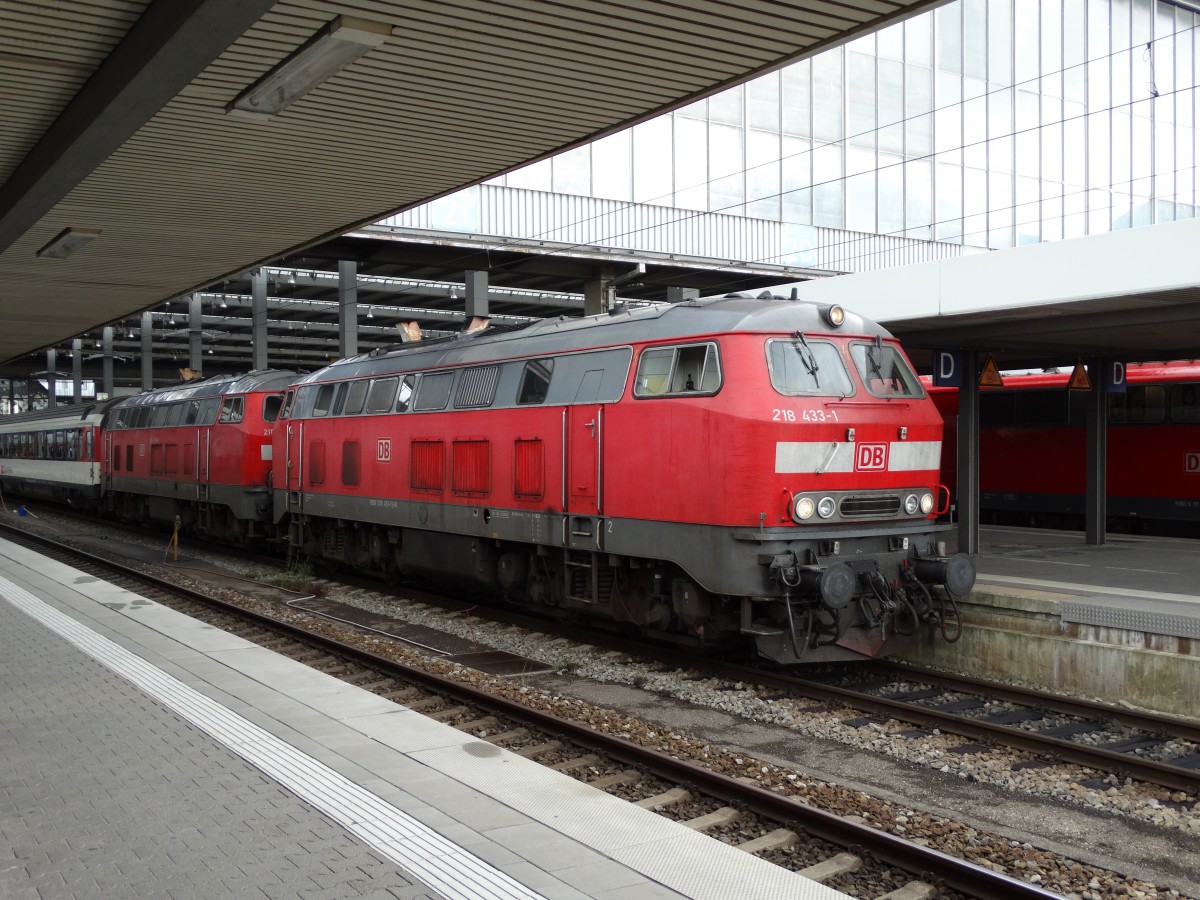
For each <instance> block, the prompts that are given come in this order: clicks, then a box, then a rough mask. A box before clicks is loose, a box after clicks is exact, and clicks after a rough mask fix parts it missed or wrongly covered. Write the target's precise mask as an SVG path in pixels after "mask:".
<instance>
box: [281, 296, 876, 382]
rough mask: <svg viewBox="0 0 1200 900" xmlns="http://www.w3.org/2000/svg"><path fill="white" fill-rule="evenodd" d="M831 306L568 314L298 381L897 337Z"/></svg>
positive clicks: (741, 303)
mask: <svg viewBox="0 0 1200 900" xmlns="http://www.w3.org/2000/svg"><path fill="white" fill-rule="evenodd" d="M826 308H827V307H826V306H824V305H819V304H815V303H807V302H801V301H795V300H786V299H783V298H779V297H776V298H772V299H769V300H767V299H759V298H752V297H741V296H736V295H735V296H729V297H717V298H711V299H703V300H691V301H687V302H685V303H676V304H673V305H671V306H657V307H645V308H641V309H631V310H618V311H615V312H612V313H608V314H605V315H598V316H586V317H582V318H580V317H567V316H561V317H559V318H556V319H543V320H541V321H539V322H535V323H533V324H532V325H529V326H526V327H524V328H521V329H517V330H509V331H498V330H493V329H489V330H487V331H482V332H479V333H476V334H462V335H458V336H456V337H453V338H445V339H436V340H432V341H419V342H415V343H410V344H403V345H400V346H398V347H396V348H393V349H391V350H388V351H384V352H382V353H380V352H378V351H375V352H374V353H373V354H368V355H364V356H353V357H349V358H347V359H343V360H339V361H338V362H335V363H333V364H332V365H329V366H326V367H325V368H324V369H319V370H317V371H316V372H313V373H311V374H309V375H306V376H304V377H303V378H300V379H297V383H308V382H320V381H335V380H340V379H342V378H352V377H355V376H362V375H378V374H382V373H387V372H406V371H428V370H430V369H436V368H440V367H443V366H453V365H464V364H471V363H481V362H492V361H496V360H503V359H514V358H521V357H529V356H542V355H546V354H551V353H571V352H575V351H579V350H591V349H595V348H599V347H614V346H622V345H625V344H630V343H633V342H635V341H637V342H641V341H658V340H678V339H687V338H690V337H697V338H699V337H703V336H706V335H713V334H724V333H728V332H737V331H743V332H763V333H775V334H779V333H784V334H790V333H792V332H795V331H803V332H804V333H805V334H807V335H814V334H820V333H837V334H850V335H865V336H868V337H874V336H875V335H880V336H882V337H885V338H887V337H891V335H890V334H889V333H888V332H887V331H886V330H885V329H884V328H883V327H882V326H880V325H878V324H876V323H875V322H873V321H871V320H869V319H865V318H863V317H862V316H858V315H855V314H853V313H851V312H847V313H846V319H845V322H844V323H843V325H842V327H841V328H836V329H835V328H831V327H830V326H829V325H828V324H826V322H825V319H824V310H825V309H826Z"/></svg>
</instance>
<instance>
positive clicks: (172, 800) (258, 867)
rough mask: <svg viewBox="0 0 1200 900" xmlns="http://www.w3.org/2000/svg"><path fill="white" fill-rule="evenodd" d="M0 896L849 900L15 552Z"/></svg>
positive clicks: (7, 582)
mask: <svg viewBox="0 0 1200 900" xmlns="http://www.w3.org/2000/svg"><path fill="white" fill-rule="evenodd" d="M0 773H2V775H3V777H2V778H0V842H2V846H0V896H3V897H5V898H9V900H24V898H30V900H32V898H39V900H46V898H60V897H61V898H101V897H141V896H145V897H156V898H164V897H170V898H176V900H178V898H192V897H195V898H201V897H202V898H206V900H211V898H215V897H238V898H247V897H260V898H272V900H275V898H298V900H300V898H303V900H319V898H349V897H370V898H385V897H387V898H394V900H409V898H414V900H415V898H451V900H453V898H463V900H467V898H470V900H480V898H496V900H510V898H511V900H537V898H541V897H545V898H550V900H559V898H561V900H587V898H597V900H599V898H603V900H634V898H637V900H667V898H685V897H686V898H697V900H728V898H731V897H737V898H739V900H780V898H796V900H833V898H842V897H844V896H845V895H844V894H842V893H840V892H837V891H834V890H832V889H830V888H827V887H825V886H823V885H820V884H817V883H815V882H812V881H809V880H807V879H804V878H802V877H800V876H798V875H795V874H793V873H789V872H786V871H784V870H782V869H780V868H778V867H776V866H773V865H771V864H769V863H766V862H764V861H762V860H760V859H758V858H756V857H754V856H752V855H750V854H747V853H744V852H743V851H740V850H737V849H736V848H734V847H731V846H729V845H726V844H723V843H721V842H719V841H717V840H715V839H713V838H710V837H707V836H705V835H703V834H699V833H697V832H695V831H692V830H691V829H688V828H687V827H685V826H683V825H680V824H678V823H674V822H671V821H669V820H667V819H665V818H663V817H661V816H659V815H657V814H655V813H653V812H649V811H647V810H643V809H639V808H637V807H635V806H633V805H631V804H628V803H626V802H624V801H622V800H620V799H617V798H615V797H612V796H609V795H608V794H605V793H604V792H602V791H599V790H596V789H594V788H590V787H588V786H586V785H583V784H581V783H579V782H577V781H575V780H574V779H572V778H570V777H568V776H566V775H562V774H560V773H556V772H553V771H551V770H549V769H547V768H545V767H543V766H540V765H538V764H537V763H534V762H531V761H529V760H526V759H523V758H522V757H519V756H516V755H515V754H512V753H508V752H507V751H504V750H502V749H500V748H498V747H495V746H494V745H492V744H488V743H486V742H484V741H480V740H476V739H474V738H472V737H470V736H469V735H464V734H463V733H462V732H461V731H457V730H455V729H453V728H451V727H449V726H446V725H442V724H440V723H437V722H434V721H433V720H431V719H428V718H426V717H424V716H422V715H420V714H419V713H416V712H413V711H411V710H407V709H405V708H404V707H402V706H398V705H396V704H394V703H392V702H390V701H387V700H384V699H383V698H381V697H378V696H376V695H375V694H372V693H369V692H367V691H363V690H361V689H359V688H356V687H352V686H349V685H346V684H343V683H341V682H339V681H337V680H336V679H335V678H333V677H331V676H328V675H325V674H322V673H319V672H316V671H314V670H312V669H309V668H307V667H306V666H304V665H302V664H300V663H297V662H294V661H291V660H288V659H286V658H284V657H281V656H279V655H277V654H275V653H273V652H271V651H270V650H267V649H265V648H262V647H259V646H257V645H255V644H251V643H248V642H246V641H244V640H242V639H240V638H238V637H235V636H232V635H229V634H226V633H224V632H221V631H219V630H217V629H215V628H212V627H210V626H207V625H204V624H202V623H199V622H196V621H194V620H192V619H189V618H187V617H186V616H183V615H181V614H179V613H176V612H174V611H172V610H169V609H167V608H165V607H163V606H161V605H159V604H156V603H153V602H152V601H150V600H147V599H144V598H142V597H139V596H138V595H136V594H132V593H130V592H129V591H126V590H124V589H121V588H119V587H116V586H114V585H111V584H108V583H106V582H103V581H101V580H98V579H96V578H94V577H92V576H88V575H85V574H83V573H81V572H79V571H77V570H75V569H72V568H70V567H68V566H65V565H62V564H60V563H56V562H53V561H50V560H48V559H46V558H44V557H41V556H39V555H38V554H36V553H34V552H32V551H29V550H26V549H23V548H19V547H17V546H16V545H14V544H11V543H9V542H7V541H3V540H0Z"/></svg>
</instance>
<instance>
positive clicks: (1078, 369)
mask: <svg viewBox="0 0 1200 900" xmlns="http://www.w3.org/2000/svg"><path fill="white" fill-rule="evenodd" d="M1067 387H1068V388H1070V389H1071V390H1073V391H1090V390H1091V389H1092V379H1090V378H1088V373H1087V368H1086V367H1085V366H1084V365H1083V363H1082V362H1077V363H1075V371H1073V372H1072V373H1071V380H1070V381H1068V382H1067Z"/></svg>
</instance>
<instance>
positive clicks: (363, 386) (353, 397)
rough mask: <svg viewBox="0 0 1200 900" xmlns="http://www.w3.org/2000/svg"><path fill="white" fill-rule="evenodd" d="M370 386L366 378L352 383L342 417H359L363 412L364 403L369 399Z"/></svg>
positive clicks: (347, 393)
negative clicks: (368, 389) (368, 390)
mask: <svg viewBox="0 0 1200 900" xmlns="http://www.w3.org/2000/svg"><path fill="white" fill-rule="evenodd" d="M369 385H370V382H368V381H367V380H366V379H365V378H360V379H359V380H358V381H352V382H350V387H349V389H348V390H347V392H346V406H345V408H344V409H343V410H342V415H345V416H357V415H358V414H359V413H360V412H362V410H363V403H364V402H366V399H367V387H368V386H369Z"/></svg>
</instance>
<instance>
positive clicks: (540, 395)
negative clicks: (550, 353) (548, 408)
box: [517, 359, 554, 404]
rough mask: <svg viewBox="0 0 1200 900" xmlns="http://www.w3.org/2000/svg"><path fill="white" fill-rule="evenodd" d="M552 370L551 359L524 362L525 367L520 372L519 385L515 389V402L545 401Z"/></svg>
mask: <svg viewBox="0 0 1200 900" xmlns="http://www.w3.org/2000/svg"><path fill="white" fill-rule="evenodd" d="M553 372H554V360H552V359H531V360H529V362H527V363H525V369H524V371H523V372H521V386H520V387H519V388H518V389H517V403H518V404H529V403H545V402H546V395H547V394H548V393H549V392H550V376H551V374H553Z"/></svg>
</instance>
